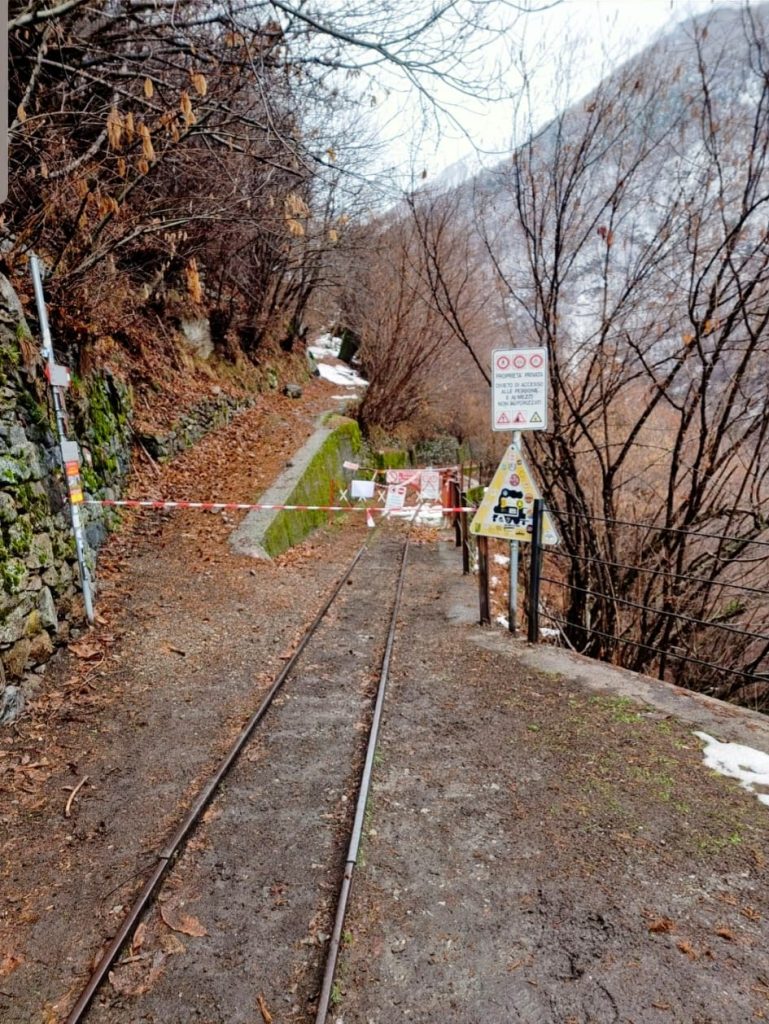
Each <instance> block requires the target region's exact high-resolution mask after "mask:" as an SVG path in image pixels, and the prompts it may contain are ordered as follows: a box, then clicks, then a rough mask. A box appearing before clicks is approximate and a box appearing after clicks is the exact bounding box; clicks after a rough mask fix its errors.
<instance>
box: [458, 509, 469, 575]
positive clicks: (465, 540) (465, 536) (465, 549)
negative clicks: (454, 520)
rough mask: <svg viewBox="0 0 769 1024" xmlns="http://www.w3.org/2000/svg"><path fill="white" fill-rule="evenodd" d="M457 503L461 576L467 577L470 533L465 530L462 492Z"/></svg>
mask: <svg viewBox="0 0 769 1024" xmlns="http://www.w3.org/2000/svg"><path fill="white" fill-rule="evenodd" d="M459 503H460V505H461V506H462V511H461V512H460V513H459V526H460V529H461V531H462V575H463V576H467V574H468V573H469V572H470V531H469V530H468V528H467V525H468V524H467V512H465V511H464V509H465V508H466V507H467V495H466V494H465V492H464V491H460V492H459Z"/></svg>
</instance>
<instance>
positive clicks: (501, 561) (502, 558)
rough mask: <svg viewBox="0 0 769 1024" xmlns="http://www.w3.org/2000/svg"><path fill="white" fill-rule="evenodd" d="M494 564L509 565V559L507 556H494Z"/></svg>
mask: <svg viewBox="0 0 769 1024" xmlns="http://www.w3.org/2000/svg"><path fill="white" fill-rule="evenodd" d="M494 562H495V563H496V565H510V559H509V558H508V556H507V555H494Z"/></svg>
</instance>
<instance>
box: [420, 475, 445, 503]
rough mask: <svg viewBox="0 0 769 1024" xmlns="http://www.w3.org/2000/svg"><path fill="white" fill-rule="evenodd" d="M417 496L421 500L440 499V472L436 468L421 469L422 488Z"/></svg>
mask: <svg viewBox="0 0 769 1024" xmlns="http://www.w3.org/2000/svg"><path fill="white" fill-rule="evenodd" d="M419 496H420V498H421V499H422V501H440V498H441V474H440V473H439V471H438V470H437V469H423V470H422V488H421V491H420V494H419Z"/></svg>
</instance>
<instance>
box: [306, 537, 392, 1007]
mask: <svg viewBox="0 0 769 1024" xmlns="http://www.w3.org/2000/svg"><path fill="white" fill-rule="evenodd" d="M408 550H409V537H407V538H406V542H405V544H404V545H403V554H402V556H401V565H400V574H399V576H398V586H397V587H396V590H395V600H394V602H393V610H392V615H391V617H390V629H389V631H388V633H387V643H386V645H385V650H384V655H383V657H382V668H381V670H380V673H379V686H378V689H377V695H376V703H375V705H374V713H373V715H372V718H371V728H370V729H369V737H368V746H367V747H366V760H365V763H364V765H363V773H362V775H361V781H360V788H359V790H358V800H357V803H356V806H355V819H354V821H353V827H352V833H351V835H350V844H349V847H348V850H347V859H346V860H345V865H344V874H343V875H342V883H341V886H340V889H339V898H338V900H337V905H336V916H335V918H334V927H333V930H332V932H331V938H330V939H329V943H328V949H327V951H326V966H325V970H324V972H323V983H322V985H321V990H320V997H319V999H318V1008H317V1012H316V1015H315V1024H325V1021H326V1017H327V1015H328V1008H329V1003H330V1002H331V991H332V988H333V984H334V973H335V971H336V963H337V959H338V957H339V948H340V945H341V942H342V928H343V927H344V919H345V914H346V913H347V903H348V901H349V898H350V889H351V887H352V876H353V872H354V871H355V865H356V863H357V860H358V852H359V849H360V841H361V837H362V834H363V820H364V817H365V814H366V804H367V803H368V793H369V788H370V785H371V772H372V769H373V767H374V755H375V754H376V747H377V741H378V739H379V726H380V723H381V720H382V709H383V707H384V699H385V692H386V690H387V681H388V678H389V675H390V661H391V659H392V652H393V646H394V644H395V628H396V624H397V621H398V612H399V611H400V605H401V595H402V594H403V581H404V579H405V575H406V558H407V556H408Z"/></svg>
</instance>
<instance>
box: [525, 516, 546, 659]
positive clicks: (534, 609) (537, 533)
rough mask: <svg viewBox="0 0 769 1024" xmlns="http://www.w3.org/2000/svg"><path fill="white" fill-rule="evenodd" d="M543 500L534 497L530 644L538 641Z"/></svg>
mask: <svg viewBox="0 0 769 1024" xmlns="http://www.w3.org/2000/svg"><path fill="white" fill-rule="evenodd" d="M543 507H544V502H543V501H542V499H541V498H535V499H534V519H533V523H532V534H531V572H530V574H529V636H528V640H529V643H530V644H536V643H538V642H539V584H540V579H541V576H542V512H543Z"/></svg>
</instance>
